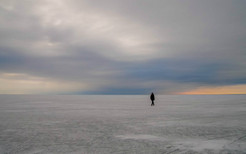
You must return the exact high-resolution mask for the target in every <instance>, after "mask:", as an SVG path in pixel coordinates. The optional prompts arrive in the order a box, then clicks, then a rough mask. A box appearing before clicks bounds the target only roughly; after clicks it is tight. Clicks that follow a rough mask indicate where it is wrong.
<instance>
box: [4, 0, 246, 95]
mask: <svg viewBox="0 0 246 154" xmlns="http://www.w3.org/2000/svg"><path fill="white" fill-rule="evenodd" d="M245 15H246V1H241V0H235V1H231V0H215V1H214V0H207V1H202V0H187V1H178V0H154V1H148V0H142V1H136V0H124V1H120V0H93V1H91V0H83V1H80V0H69V1H68V0H43V1H31V0H22V1H18V0H1V1H0V85H1V87H0V94H149V93H151V92H152V91H153V92H156V93H158V94H246V86H245V85H246V69H245V68H246V30H245V29H246V18H245Z"/></svg>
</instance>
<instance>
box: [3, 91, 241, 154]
mask: <svg viewBox="0 0 246 154" xmlns="http://www.w3.org/2000/svg"><path fill="white" fill-rule="evenodd" d="M156 99H157V100H156V106H154V107H151V106H150V100H149V96H147V95H138V96H134V95H133V96H132V95H122V96H115V95H113V96H111V95H105V96H93V95H90V96H83V95H81V96H71V95H66V96H62V95H57V96H48V95H40V96H38V95H36V96H34V95H0V153H1V154H16V153H18V154H49V153H52V154H62V153H64V154H65V153H66V154H67V153H73V154H83V153H84V154H87V153H88V154H94V153H95V154H97V153H99V154H101V153H102V154H108V153H114V154H124V153H129V154H130V153H137V154H138V153H139V154H145V153H146V154H150V153H155V154H158V153H168V154H169V153H172V154H173V153H237V154H238V153H239V154H240V153H246V95H206V96H205V95H203V96H184V95H180V96H179V95H162V96H160V95H159V96H158V95H156Z"/></svg>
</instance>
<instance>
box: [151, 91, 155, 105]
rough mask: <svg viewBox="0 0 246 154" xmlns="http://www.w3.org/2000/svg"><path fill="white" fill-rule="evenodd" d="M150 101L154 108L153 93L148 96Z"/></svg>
mask: <svg viewBox="0 0 246 154" xmlns="http://www.w3.org/2000/svg"><path fill="white" fill-rule="evenodd" d="M150 100H151V102H152V103H151V106H154V105H155V103H154V100H155V95H154V93H151V95H150Z"/></svg>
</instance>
